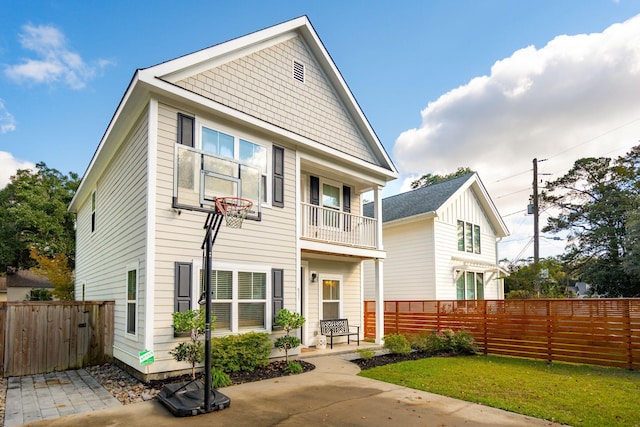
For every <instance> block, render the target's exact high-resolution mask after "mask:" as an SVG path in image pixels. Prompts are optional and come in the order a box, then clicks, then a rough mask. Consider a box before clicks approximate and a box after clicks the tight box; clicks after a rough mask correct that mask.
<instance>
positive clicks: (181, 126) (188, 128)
mask: <svg viewBox="0 0 640 427" xmlns="http://www.w3.org/2000/svg"><path fill="white" fill-rule="evenodd" d="M193 127H194V120H193V117H191V116H185V115H184V114H182V113H178V144H182V145H187V146H189V147H193V146H194V140H193Z"/></svg>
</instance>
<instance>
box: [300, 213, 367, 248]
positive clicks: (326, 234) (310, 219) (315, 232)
mask: <svg viewBox="0 0 640 427" xmlns="http://www.w3.org/2000/svg"><path fill="white" fill-rule="evenodd" d="M301 207H302V237H303V238H306V239H310V240H316V241H319V242H326V243H335V244H338V245H347V246H356V247H362V248H369V249H375V248H376V247H377V241H376V220H375V219H374V218H369V217H366V216H360V215H353V214H350V213H346V212H341V211H338V210H335V209H330V208H324V207H322V206H317V205H312V204H309V203H301Z"/></svg>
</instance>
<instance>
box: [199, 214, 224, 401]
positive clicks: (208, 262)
mask: <svg viewBox="0 0 640 427" xmlns="http://www.w3.org/2000/svg"><path fill="white" fill-rule="evenodd" d="M222 217H223V215H222V214H221V213H219V212H218V211H217V210H216V211H215V212H212V213H209V214H208V215H207V219H206V221H205V226H204V228H206V229H207V232H206V235H205V239H204V243H203V249H204V251H205V266H204V267H205V272H206V274H205V279H204V285H205V293H206V297H205V329H204V337H205V340H204V412H206V413H209V412H211V411H212V407H211V382H212V381H211V271H212V268H213V266H212V262H213V261H212V258H213V257H212V252H213V244H214V243H215V241H216V237H218V232H219V231H220V225H221V224H222Z"/></svg>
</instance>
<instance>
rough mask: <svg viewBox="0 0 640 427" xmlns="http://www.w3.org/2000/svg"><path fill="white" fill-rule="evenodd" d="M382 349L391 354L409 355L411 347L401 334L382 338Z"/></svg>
mask: <svg viewBox="0 0 640 427" xmlns="http://www.w3.org/2000/svg"><path fill="white" fill-rule="evenodd" d="M384 348H386V349H387V350H389V352H390V353H391V354H409V353H411V345H410V344H409V340H408V339H407V337H405V336H404V335H401V334H391V335H387V336H386V337H384Z"/></svg>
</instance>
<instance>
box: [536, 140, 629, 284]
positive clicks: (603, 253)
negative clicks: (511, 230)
mask: <svg viewBox="0 0 640 427" xmlns="http://www.w3.org/2000/svg"><path fill="white" fill-rule="evenodd" d="M638 153H639V151H638V149H637V148H635V149H634V150H632V151H631V152H630V153H629V154H627V156H625V157H621V158H619V159H617V160H616V161H613V160H612V159H609V158H606V157H600V158H583V159H579V160H577V161H576V162H575V163H574V165H573V167H572V168H571V169H570V170H569V171H568V172H567V173H566V174H565V175H564V176H562V177H560V178H558V179H556V180H554V181H551V182H549V183H547V185H546V186H545V189H544V190H543V192H542V194H541V200H542V203H543V204H544V206H547V207H553V208H555V210H556V211H557V212H558V214H557V216H555V217H551V218H549V219H548V222H547V225H546V226H545V227H544V228H543V229H542V231H543V232H551V233H557V232H560V231H568V241H569V243H568V246H567V249H566V251H565V253H564V255H563V257H562V259H563V260H564V261H565V262H566V263H567V265H568V266H569V272H570V273H575V274H576V275H577V276H579V278H580V279H581V280H583V281H585V282H588V283H591V284H592V285H593V286H594V289H595V292H596V293H598V294H602V295H605V296H612V297H617V296H637V295H640V281H639V280H638V279H637V278H634V277H632V276H631V275H630V274H628V273H627V271H625V269H624V266H623V262H624V260H625V258H627V257H628V253H627V248H628V247H629V241H628V239H627V230H628V226H629V225H630V224H632V222H630V221H631V218H632V217H631V216H630V215H631V213H632V212H634V211H635V210H636V209H637V203H636V201H637V191H638V188H637V187H638V184H637V182H636V181H637V176H638V174H637V170H636V167H635V164H637V159H638Z"/></svg>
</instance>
